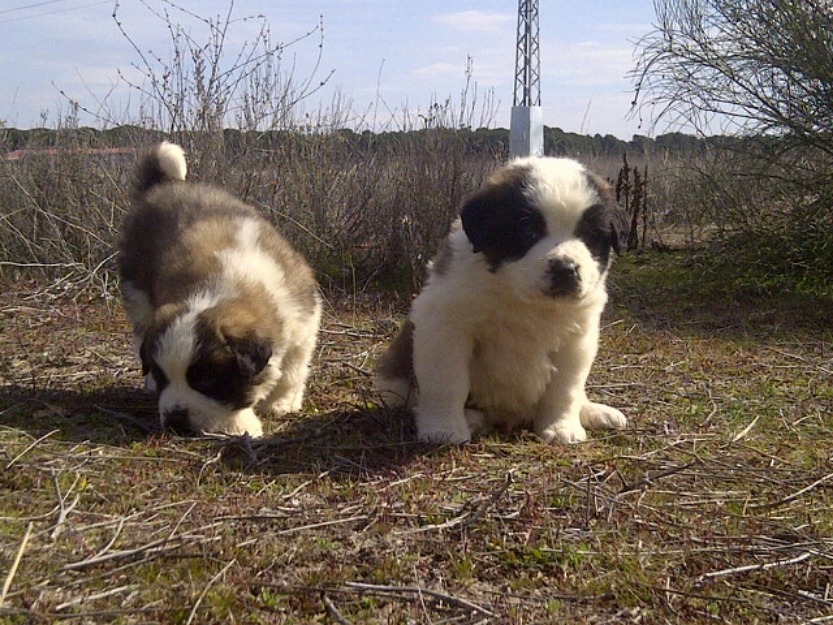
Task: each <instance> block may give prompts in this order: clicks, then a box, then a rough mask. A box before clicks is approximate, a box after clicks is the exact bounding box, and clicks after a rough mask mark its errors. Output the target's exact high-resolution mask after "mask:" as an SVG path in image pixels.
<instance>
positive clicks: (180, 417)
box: [162, 408, 193, 435]
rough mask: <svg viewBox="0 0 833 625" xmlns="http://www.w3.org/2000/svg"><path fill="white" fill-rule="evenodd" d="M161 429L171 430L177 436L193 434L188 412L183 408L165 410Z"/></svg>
mask: <svg viewBox="0 0 833 625" xmlns="http://www.w3.org/2000/svg"><path fill="white" fill-rule="evenodd" d="M162 427H164V428H167V429H169V430H173V431H174V432H176V433H177V434H179V435H187V434H191V433H192V432H193V430H192V429H191V424H190V422H189V421H188V411H187V410H185V409H184V408H174V409H173V410H166V411H165V412H164V414H163V415H162Z"/></svg>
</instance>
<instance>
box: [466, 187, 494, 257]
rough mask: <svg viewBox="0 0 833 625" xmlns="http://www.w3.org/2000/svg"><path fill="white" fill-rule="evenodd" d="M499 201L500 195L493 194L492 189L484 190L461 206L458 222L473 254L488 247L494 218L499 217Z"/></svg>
mask: <svg viewBox="0 0 833 625" xmlns="http://www.w3.org/2000/svg"><path fill="white" fill-rule="evenodd" d="M500 199H501V198H500V194H497V193H495V190H494V189H484V190H482V191H479V192H478V193H476V194H475V195H473V196H472V197H470V198H469V199H468V201H466V203H465V204H463V210H461V211H460V220H461V221H462V223H463V231H464V232H465V233H466V236H467V237H468V239H469V241H471V244H472V246H473V247H474V253H475V254H477V253H478V252H482V251H483V250H484V249H486V248H488V247H489V240H490V238H491V236H492V234H491V233H492V231H493V230H494V228H495V223H494V222H495V217H496V216H498V215H499V207H500Z"/></svg>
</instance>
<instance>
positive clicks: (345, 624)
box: [321, 593, 353, 625]
mask: <svg viewBox="0 0 833 625" xmlns="http://www.w3.org/2000/svg"><path fill="white" fill-rule="evenodd" d="M321 601H323V602H324V605H325V606H326V608H327V609H328V610H329V611H330V615H332V617H333V618H334V619H335V620H336V622H337V623H339V624H340V625H353V624H352V623H351V622H350V621H348V620H347V619H346V618H344V615H343V614H342V613H341V612H339V609H338V608H337V607H336V605H335V603H333V601H332V599H330V598H329V597H328V596H327V595H325V594H324V593H321Z"/></svg>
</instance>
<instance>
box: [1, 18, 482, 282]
mask: <svg viewBox="0 0 833 625" xmlns="http://www.w3.org/2000/svg"><path fill="white" fill-rule="evenodd" d="M167 6H168V9H167V10H165V11H164V12H162V13H158V14H154V17H155V18H156V19H158V20H160V23H161V24H162V25H164V26H165V28H167V30H168V32H169V33H170V50H169V52H170V56H169V57H163V56H162V55H160V54H154V53H152V52H150V51H146V50H144V49H143V48H142V46H141V45H140V43H139V42H137V41H135V40H134V39H133V38H132V36H131V35H130V34H129V31H128V29H127V28H126V27H125V26H124V25H123V24H122V23H121V21H120V18H119V8H118V5H117V6H116V9H115V12H114V19H115V20H116V23H117V25H118V27H119V28H120V29H121V32H122V34H123V36H124V37H125V39H126V40H127V41H128V42H130V44H131V45H132V46H133V48H134V50H135V52H136V56H137V58H138V61H137V62H136V63H135V64H134V69H136V70H138V72H139V74H140V75H141V76H142V77H143V82H141V83H137V82H131V81H130V80H129V79H128V78H127V77H126V76H123V79H124V80H125V82H127V83H128V85H129V86H131V87H132V88H133V89H134V90H135V91H136V92H137V93H138V94H139V95H140V110H139V119H138V120H136V122H135V123H134V124H124V123H121V124H118V123H117V121H116V120H115V119H113V118H110V117H107V114H106V111H107V107H102V108H101V109H100V111H98V112H97V113H94V112H92V111H86V112H87V113H91V114H97V115H98V116H99V119H100V121H101V123H102V126H103V127H104V128H103V130H100V131H98V130H92V129H81V128H78V127H77V126H78V124H77V115H74V116H73V115H69V116H67V118H66V119H65V120H63V121H62V122H60V123H61V125H62V128H61V129H60V131H56V132H55V133H51V134H49V133H47V134H46V135H45V136H47V137H49V142H50V148H51V150H50V151H48V152H43V151H41V152H38V151H31V150H30V151H29V152H28V153H27V154H26V156H25V157H24V158H22V159H19V160H15V161H11V160H3V161H0V176H2V177H3V178H5V179H6V180H7V181H8V183H9V184H4V185H3V186H2V190H0V201H2V204H1V205H0V206H2V211H3V212H2V214H0V253H2V259H0V272H2V273H1V274H0V275H3V276H4V277H7V276H10V275H14V274H17V273H20V272H22V271H24V270H26V271H27V272H29V273H32V272H33V271H34V270H35V269H36V270H37V272H38V273H39V274H40V275H49V276H53V277H54V276H57V275H63V274H65V273H66V272H67V271H68V270H71V271H75V272H78V273H80V274H81V275H83V276H85V277H84V279H89V277H90V276H98V277H100V278H101V280H100V282H101V283H103V284H105V285H106V284H109V283H110V281H111V279H110V278H111V270H112V263H111V262H110V261H111V259H112V256H113V249H114V245H115V242H116V240H117V237H118V231H119V227H120V223H121V218H122V215H123V214H124V212H125V211H126V210H127V207H128V200H127V193H126V189H127V188H128V187H129V184H130V179H131V176H132V163H133V161H134V160H135V154H136V153H137V152H138V151H139V150H141V149H142V148H143V147H145V146H147V145H148V144H150V143H152V142H154V141H158V140H160V139H162V138H166V139H169V140H172V141H175V142H178V143H180V144H181V145H183V147H184V148H185V149H186V152H187V156H188V161H189V177H190V178H192V179H194V180H202V181H207V182H211V183H214V184H220V185H223V186H225V187H227V188H228V189H229V190H230V191H232V192H233V193H235V194H237V195H239V196H240V197H241V198H242V199H244V200H245V201H247V202H249V203H251V204H253V205H255V206H257V207H258V208H259V209H260V210H261V211H262V212H263V213H264V214H265V215H266V216H267V217H268V218H269V219H271V220H272V221H273V222H274V223H275V224H276V225H278V227H279V228H280V229H281V230H282V231H283V232H284V233H286V235H287V237H288V238H289V239H290V240H291V241H292V242H293V243H294V244H295V245H296V246H297V247H298V248H299V249H300V250H301V251H303V252H304V253H305V254H306V255H307V256H308V257H309V258H310V260H311V261H312V263H313V264H314V266H315V267H316V268H317V269H318V271H319V274H320V275H321V276H322V279H323V281H324V282H325V283H326V284H329V285H332V286H337V287H339V288H348V289H351V290H355V289H362V288H364V287H365V286H366V285H368V284H370V283H371V282H373V283H379V282H382V283H385V284H389V285H399V286H406V285H407V287H408V288H410V287H411V286H413V285H414V284H415V283H416V282H418V281H419V280H420V278H421V275H422V270H423V266H424V264H425V261H426V260H427V258H428V257H430V256H431V255H432V254H433V249H434V247H435V245H436V243H437V242H438V241H439V240H440V239H441V238H442V237H443V236H444V234H445V232H446V230H447V228H448V226H449V224H450V223H451V221H452V220H453V218H454V215H455V214H456V212H457V209H458V207H459V205H460V204H461V202H462V198H463V197H464V196H465V195H466V194H467V193H469V192H470V191H472V190H473V188H474V187H475V186H476V185H478V184H479V183H480V181H481V180H482V179H483V177H484V176H485V175H486V172H487V171H489V170H491V169H492V168H493V167H494V165H495V161H496V157H497V156H498V155H497V154H493V153H491V152H489V151H487V150H486V151H484V150H479V151H477V152H475V153H472V151H471V150H470V149H469V143H470V138H471V133H472V131H471V126H472V124H473V123H474V122H475V120H476V119H477V115H478V112H479V115H480V121H481V122H484V121H485V120H488V119H489V118H490V116H492V115H493V110H494V107H493V102H492V100H491V98H490V96H489V95H487V96H486V97H485V98H482V96H479V95H478V94H477V90H476V85H474V84H473V83H472V81H471V76H472V72H471V62H469V64H468V65H467V66H466V68H465V79H466V80H465V84H464V87H463V89H462V90H461V93H460V98H459V100H457V101H455V100H454V99H452V98H448V99H446V100H444V101H442V102H436V101H435V102H433V103H432V104H431V105H430V106H429V107H428V109H427V111H425V112H423V113H420V112H417V113H411V112H410V111H408V110H407V109H403V110H402V111H400V112H399V113H398V114H397V116H396V124H398V125H399V126H400V128H399V129H398V130H396V131H389V132H383V133H371V132H361V133H359V132H356V131H353V130H350V129H348V128H349V123H348V120H351V119H352V120H353V121H354V123H357V124H359V125H361V123H362V120H361V119H359V120H356V119H354V118H353V113H352V112H351V111H350V109H349V103H345V102H343V101H341V100H339V99H336V100H335V101H334V103H333V108H331V109H328V110H319V111H317V113H316V114H314V115H310V114H309V113H304V112H303V107H302V103H303V102H304V100H305V99H306V98H308V96H309V95H311V94H312V93H314V92H315V91H316V90H317V89H319V88H320V87H321V86H322V85H323V84H324V83H325V82H326V80H327V77H328V76H329V74H325V76H324V77H323V78H317V77H316V76H315V74H316V72H317V68H318V64H317V63H316V64H315V70H314V71H313V74H312V75H310V76H307V77H305V78H303V79H298V78H296V77H295V76H293V75H292V73H291V72H290V73H286V72H284V71H283V70H282V67H281V63H280V60H281V57H282V55H283V54H284V53H285V51H286V49H287V47H288V46H289V45H295V44H299V43H301V42H303V41H306V40H310V41H315V43H316V48H317V49H316V51H315V54H316V55H317V59H318V60H319V61H320V53H321V52H320V49H321V46H322V45H323V39H322V37H321V28H320V26H318V27H316V28H314V29H312V30H310V31H309V32H308V33H307V34H306V35H304V36H302V37H301V38H299V39H298V40H295V41H293V42H290V43H289V44H276V43H273V41H272V38H271V34H270V30H269V27H268V25H267V24H266V23H265V22H264V21H262V20H260V21H259V22H258V23H259V25H260V26H259V30H258V34H257V35H256V36H255V38H254V40H253V41H249V42H247V43H245V44H243V46H242V47H240V48H238V49H235V50H232V49H231V47H230V45H229V43H228V42H229V41H230V40H231V39H230V37H231V35H230V33H231V31H232V29H233V27H234V26H235V25H237V24H239V23H240V22H241V21H240V20H238V19H236V18H235V17H234V16H233V15H232V11H231V9H232V7H233V4H232V5H230V9H229V12H228V13H227V14H226V15H224V16H220V17H218V18H211V19H205V18H201V17H199V16H196V15H194V14H192V13H190V12H188V11H187V10H185V9H184V8H182V7H180V6H178V5H176V4H173V3H168V5H167ZM175 15H179V16H185V17H187V18H188V19H190V20H192V21H194V20H195V21H196V23H197V25H198V26H200V27H201V28H202V35H203V38H200V36H199V35H198V34H196V31H198V30H199V29H196V30H192V29H186V28H184V27H183V26H181V25H180V24H178V23H177V21H176V20H175ZM311 38H312V39H311ZM315 38H317V39H315ZM342 107H343V108H342ZM70 109H71V112H73V113H77V112H78V111H79V110H80V105H79V104H78V103H75V102H71V101H70ZM102 111H104V113H102ZM339 128H340V130H339ZM33 137H34V135H33ZM112 146H122V147H125V146H126V147H128V148H129V150H128V152H129V153H128V154H127V155H124V154H121V153H120V154H119V155H118V156H110V154H111V153H110V152H108V148H110V147H112ZM33 147H34V146H33Z"/></svg>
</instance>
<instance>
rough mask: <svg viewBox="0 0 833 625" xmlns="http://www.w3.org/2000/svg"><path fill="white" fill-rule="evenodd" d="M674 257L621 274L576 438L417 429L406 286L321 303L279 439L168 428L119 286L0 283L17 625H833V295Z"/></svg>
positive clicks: (2, 480) (5, 524)
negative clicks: (755, 286) (301, 396)
mask: <svg viewBox="0 0 833 625" xmlns="http://www.w3.org/2000/svg"><path fill="white" fill-rule="evenodd" d="M718 286H719V285H718V283H717V282H715V281H710V280H708V279H707V276H705V275H704V273H703V271H702V268H700V267H697V266H693V265H691V263H690V262H688V261H686V260H683V259H681V258H677V257H673V256H672V257H667V258H666V257H658V258H650V259H638V258H637V259H631V260H629V261H626V262H623V263H620V266H619V267H618V268H617V271H616V273H615V275H614V276H613V278H612V280H611V288H610V290H611V305H610V307H609V309H608V311H607V312H606V315H605V320H604V329H603V338H602V344H601V348H600V353H599V358H598V361H597V364H596V367H595V369H594V371H593V374H592V375H591V380H590V387H589V393H590V394H591V396H592V397H595V398H598V399H601V400H602V401H605V402H607V403H610V404H612V405H615V406H617V407H618V408H620V409H622V410H623V411H624V412H625V413H626V414H627V415H628V416H629V418H630V424H629V426H628V428H627V429H626V430H624V431H621V432H595V433H593V434H592V436H591V440H590V441H588V442H587V443H585V444H582V445H579V446H575V447H569V448H567V447H562V446H550V445H546V444H544V443H542V442H541V441H539V440H537V439H536V438H535V437H534V436H533V435H531V434H529V433H526V432H520V433H511V434H506V433H504V434H495V435H489V436H485V437H482V438H480V439H478V440H476V441H475V442H474V443H472V444H471V445H467V446H464V447H460V448H456V447H454V448H450V447H428V446H424V445H418V444H417V443H415V441H414V436H413V427H412V424H411V422H410V417H409V416H408V415H407V414H405V413H401V412H393V411H390V410H387V409H386V408H384V407H383V406H381V405H380V404H379V402H378V401H377V400H376V398H375V397H374V396H373V394H372V393H371V392H370V390H369V389H370V377H369V373H370V370H371V368H372V362H373V359H374V358H375V357H376V355H377V354H378V353H379V351H380V350H381V349H382V347H383V345H384V344H385V342H386V341H387V340H389V338H390V337H391V336H392V334H393V333H394V331H395V329H396V327H397V324H398V322H399V321H400V320H401V317H402V314H403V313H404V310H405V307H406V301H407V298H398V299H397V298H391V297H379V296H371V295H369V294H364V295H362V296H361V297H360V298H350V297H347V296H343V295H342V296H328V306H327V309H326V314H325V319H324V323H323V328H322V332H321V336H320V344H319V349H318V352H317V354H316V359H315V369H314V373H313V379H312V381H311V385H310V389H309V393H308V396H309V400H308V402H307V406H306V408H305V410H304V412H303V413H302V414H298V415H292V416H289V417H287V418H285V419H281V420H280V421H279V422H274V421H273V422H269V423H268V424H267V430H268V435H267V436H266V437H265V438H264V439H262V440H258V441H253V440H250V439H248V438H229V437H222V436H215V437H196V438H183V437H179V436H176V435H174V434H172V433H169V432H163V431H161V430H160V429H159V427H158V424H157V419H156V414H155V410H156V409H155V402H154V399H153V397H152V396H149V395H147V394H145V393H144V392H143V391H142V390H141V379H140V376H139V371H138V366H137V363H136V362H135V361H134V358H133V355H132V351H131V345H130V333H129V329H128V326H127V324H126V322H125V320H124V317H123V314H122V312H121V310H120V307H119V304H118V301H117V300H116V299H115V298H112V297H106V296H105V295H104V294H103V293H102V292H101V291H100V290H97V289H93V288H81V289H79V288H78V287H77V285H73V284H69V283H63V284H62V283H58V284H53V285H50V286H48V287H44V286H42V285H32V284H25V283H20V284H15V285H8V286H7V288H6V289H5V291H4V292H3V293H2V294H0V350H2V351H0V353H2V356H0V580H2V581H3V582H4V587H3V590H2V601H0V605H1V606H2V607H0V622H6V623H30V622H34V623H39V622H44V623H52V622H79V623H105V622H112V623H342V624H343V623H402V624H406V623H408V624H410V623H426V624H427V623H432V624H438V623H530V624H531V623H545V622H553V623H558V622H565V621H568V620H569V621H570V622H574V623H715V622H717V623H755V622H758V623H825V622H831V623H833V582H832V581H831V580H833V514H831V512H830V509H831V503H833V444H831V442H830V440H831V438H830V431H831V425H833V416H832V415H833V342H832V341H831V339H833V330H831V325H830V322H829V319H830V318H831V317H830V314H831V312H833V306H831V304H830V302H825V301H818V300H814V299H812V298H810V299H808V298H804V297H799V296H792V295H788V294H784V295H783V296H782V297H776V298H773V297H772V296H771V294H763V293H761V294H758V293H754V292H751V293H750V292H746V293H743V294H740V295H739V294H737V293H732V292H730V291H729V290H726V289H724V288H718Z"/></svg>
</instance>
